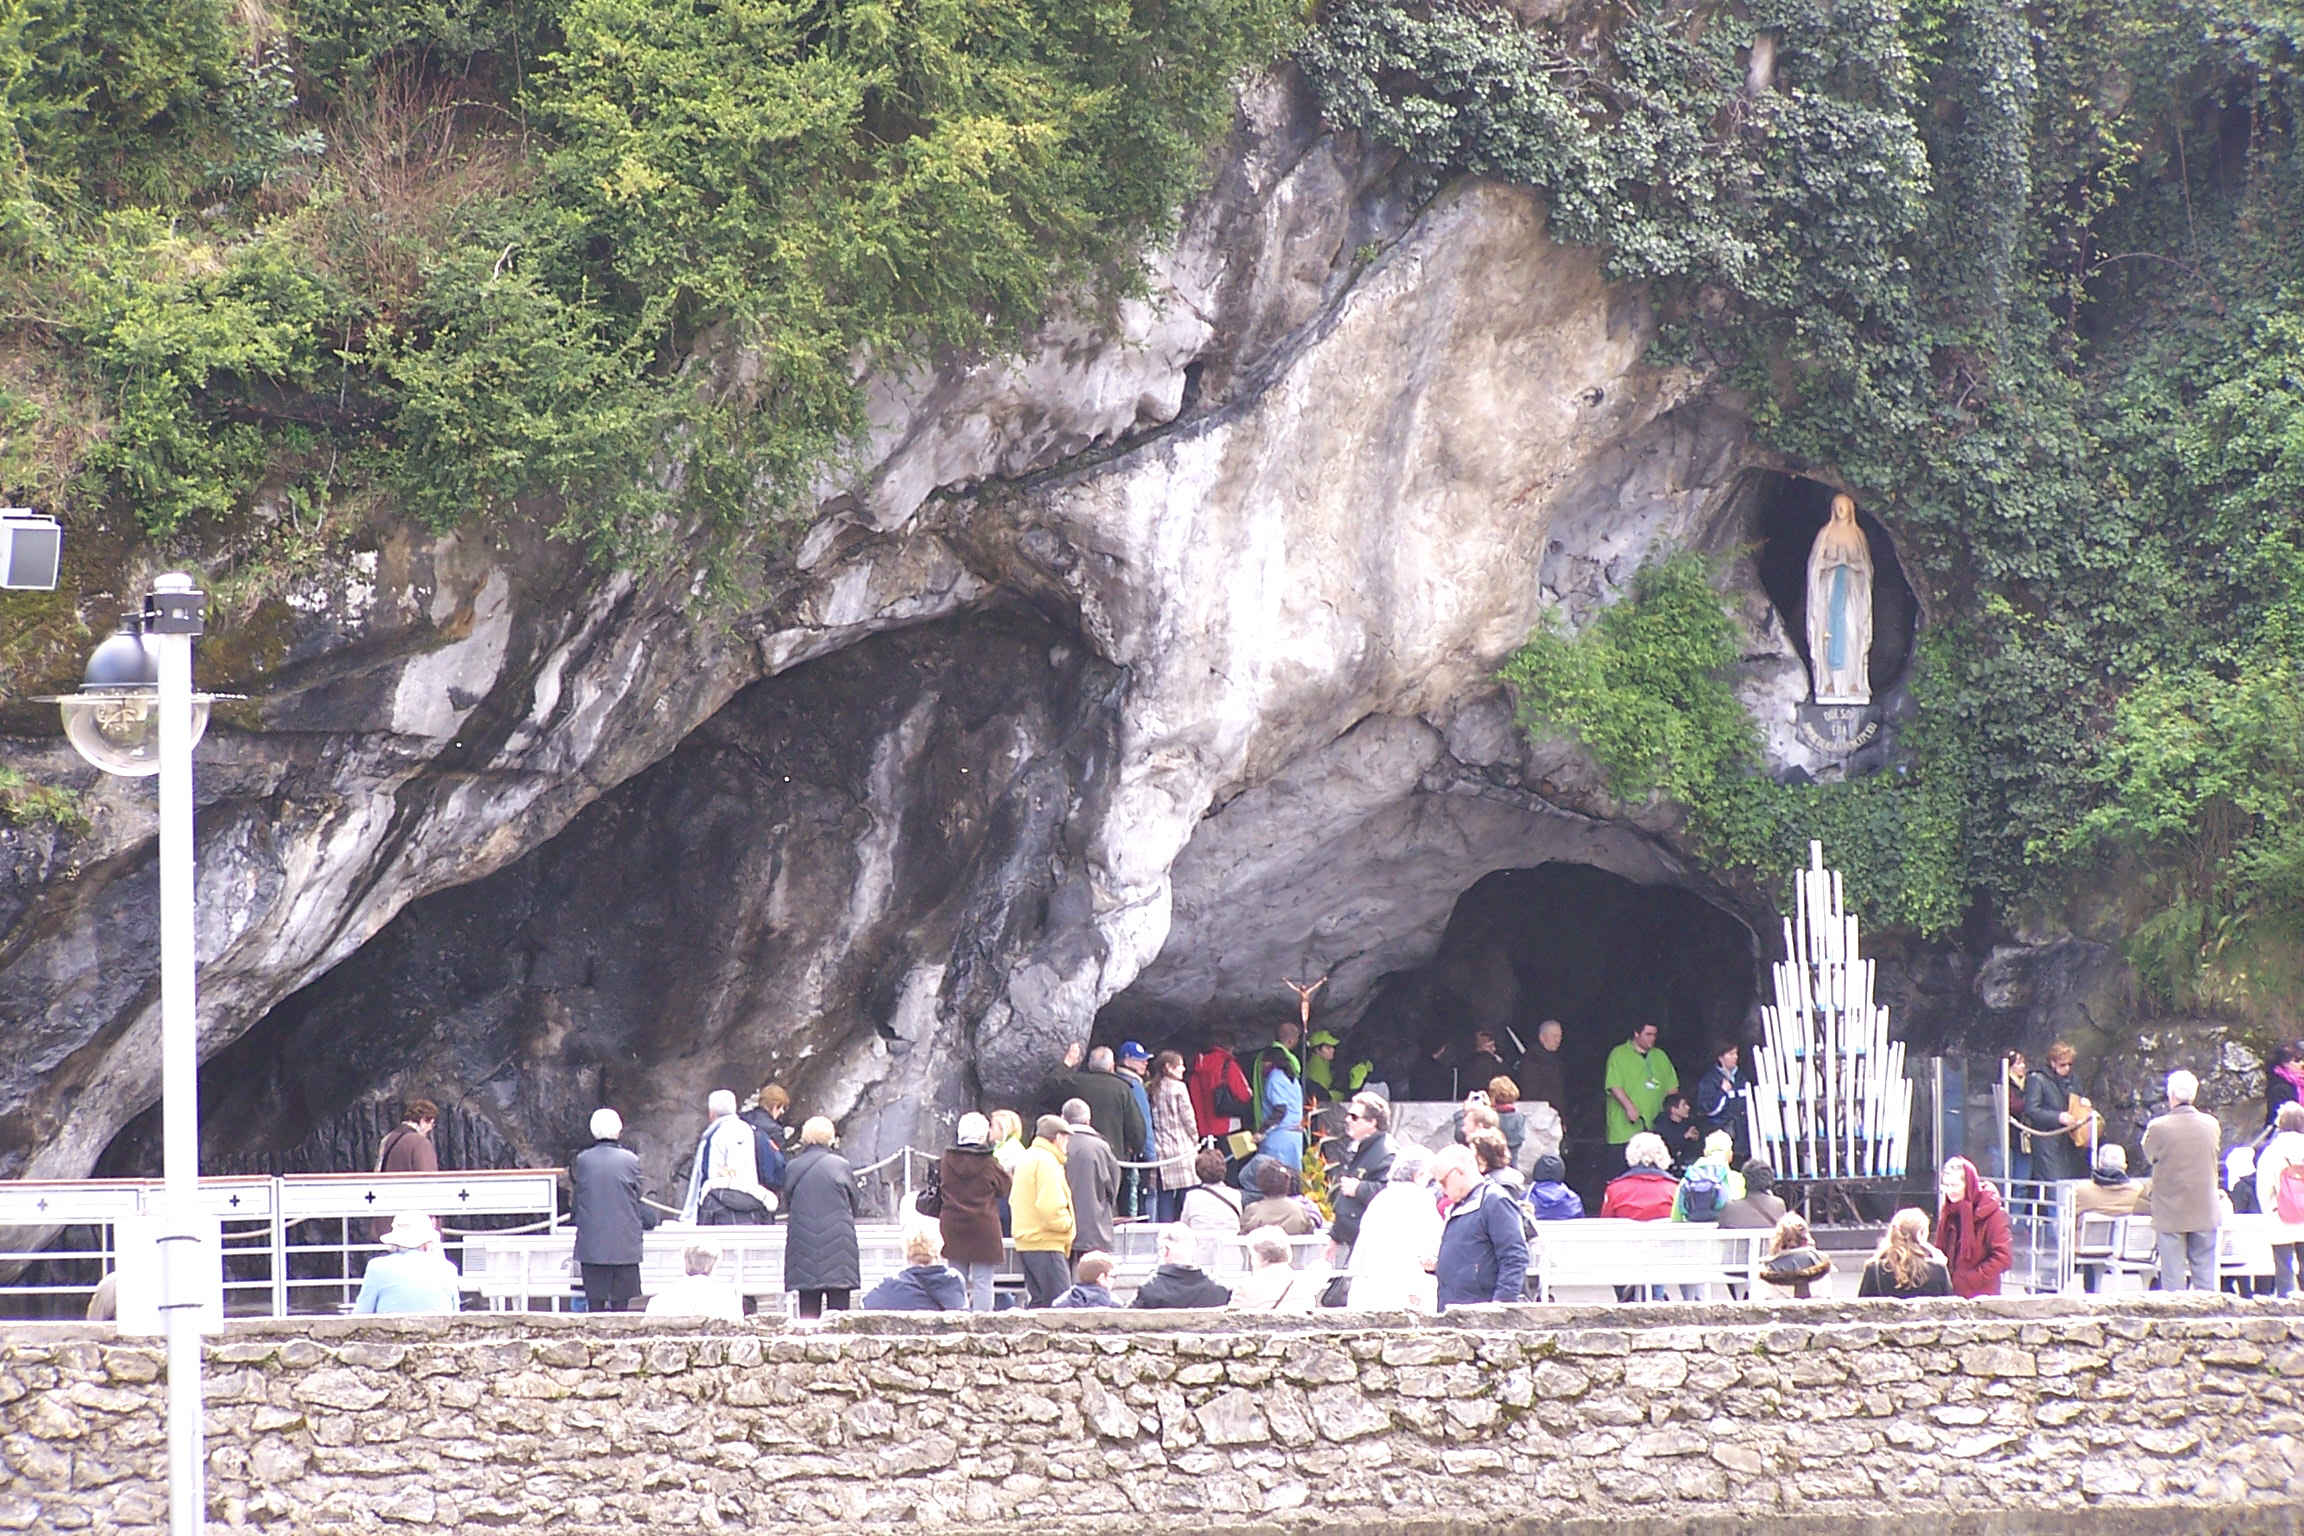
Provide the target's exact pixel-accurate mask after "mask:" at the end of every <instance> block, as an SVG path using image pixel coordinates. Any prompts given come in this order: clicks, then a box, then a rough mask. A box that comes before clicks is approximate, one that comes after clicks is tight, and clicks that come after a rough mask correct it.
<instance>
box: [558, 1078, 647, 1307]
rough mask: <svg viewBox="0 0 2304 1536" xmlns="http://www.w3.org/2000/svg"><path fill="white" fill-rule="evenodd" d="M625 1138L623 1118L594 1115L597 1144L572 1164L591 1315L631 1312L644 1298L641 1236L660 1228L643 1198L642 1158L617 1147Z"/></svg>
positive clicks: (572, 1208)
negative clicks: (634, 1303)
mask: <svg viewBox="0 0 2304 1536" xmlns="http://www.w3.org/2000/svg"><path fill="white" fill-rule="evenodd" d="M623 1134H624V1118H623V1116H621V1115H619V1114H617V1113H616V1111H614V1110H612V1109H596V1110H594V1111H592V1145H590V1146H588V1147H586V1148H585V1149H584V1150H583V1151H581V1152H579V1153H577V1154H576V1157H575V1160H574V1161H573V1162H571V1163H570V1164H569V1165H568V1184H569V1189H570V1195H569V1201H568V1219H569V1220H570V1221H571V1222H573V1223H574V1224H575V1227H576V1265H577V1269H578V1270H579V1272H581V1273H582V1275H583V1277H584V1310H585V1311H587V1312H622V1311H625V1310H627V1309H629V1308H630V1306H631V1305H632V1302H633V1301H634V1300H635V1299H636V1298H637V1297H638V1296H639V1294H640V1248H641V1243H642V1241H643V1240H642V1238H641V1235H640V1234H642V1233H643V1232H646V1231H647V1230H648V1229H649V1228H650V1227H653V1226H654V1225H656V1213H655V1212H654V1211H652V1210H650V1209H649V1208H648V1202H647V1201H646V1200H645V1199H644V1198H643V1197H642V1194H641V1186H640V1158H639V1155H638V1154H637V1153H634V1152H633V1151H631V1150H630V1149H629V1148H627V1147H622V1146H619V1145H617V1142H616V1138H617V1137H619V1136H621V1135H623Z"/></svg>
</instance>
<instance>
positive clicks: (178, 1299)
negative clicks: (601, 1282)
mask: <svg viewBox="0 0 2304 1536" xmlns="http://www.w3.org/2000/svg"><path fill="white" fill-rule="evenodd" d="M205 603H206V598H205V597H204V596H203V594H201V593H200V592H198V591H197V590H195V589H194V588H193V585H192V579H191V578H190V577H188V576H183V575H177V574H173V573H171V574H169V575H166V576H162V577H160V578H159V579H158V580H156V581H154V582H153V583H152V590H151V592H149V593H148V594H146V596H145V598H144V608H143V611H142V612H141V613H133V614H126V615H123V616H122V618H121V621H120V629H119V632H118V633H117V634H114V635H113V636H112V637H111V638H109V639H107V640H106V641H105V642H104V643H103V644H102V645H99V646H98V647H96V651H95V654H93V655H92V656H90V657H89V658H88V670H87V674H86V679H85V681H84V683H83V685H82V687H81V690H80V692H78V693H75V694H68V695H66V696H64V697H63V698H61V699H58V700H57V701H56V702H57V703H58V704H60V705H61V706H62V708H63V712H64V734H65V735H66V736H67V737H69V738H71V742H72V745H73V746H74V748H76V749H77V750H78V751H79V753H80V755H81V756H82V757H85V758H86V759H88V761H89V762H91V763H94V764H95V765H96V766H97V767H99V768H101V769H103V770H104V771H105V772H106V773H116V774H123V775H127V776H129V777H136V778H141V777H146V776H149V775H154V774H157V775H158V776H159V779H160V1121H161V1132H160V1139H161V1180H162V1185H163V1192H162V1200H163V1203H164V1205H165V1207H166V1209H165V1211H164V1212H163V1214H162V1219H161V1233H160V1309H161V1318H162V1328H163V1331H164V1332H165V1334H166V1338H167V1352H168V1530H169V1533H170V1536H196V1533H198V1532H199V1531H201V1530H202V1529H203V1528H204V1525H205V1520H204V1515H205V1512H206V1504H207V1499H206V1494H205V1492H204V1490H203V1487H202V1484H203V1477H202V1461H203V1456H202V1451H201V1432H200V1308H201V1305H202V1302H203V1297H204V1294H205V1293H206V1292H207V1291H208V1290H209V1289H211V1288H212V1282H213V1281H214V1279H215V1275H214V1272H213V1270H212V1269H211V1270H210V1271H209V1273H208V1274H206V1276H205V1277H204V1276H203V1274H202V1266H203V1264H206V1265H208V1266H213V1265H215V1264H216V1263H217V1262H218V1260H217V1256H216V1255H215V1254H214V1253H206V1254H203V1252H202V1251H201V1243H200V1238H199V1231H198V1224H197V1220H196V1218H197V1214H198V1206H199V1194H200V1130H199V1126H200V1079H199V1072H200V1051H199V1023H198V1019H197V1016H196V1014H195V1011H194V990H193V989H194V975H193V971H194V961H193V935H192V748H193V746H194V744H195V743H197V742H198V741H199V740H200V736H201V733H202V732H204V731H205V730H206V729H207V728H208V707H209V705H210V704H211V703H212V702H213V696H212V695H209V694H196V693H194V692H193V691H192V642H193V640H194V639H196V638H197V637H198V636H199V634H200V632H201V623H200V615H201V610H202V608H203V606H204V605H205Z"/></svg>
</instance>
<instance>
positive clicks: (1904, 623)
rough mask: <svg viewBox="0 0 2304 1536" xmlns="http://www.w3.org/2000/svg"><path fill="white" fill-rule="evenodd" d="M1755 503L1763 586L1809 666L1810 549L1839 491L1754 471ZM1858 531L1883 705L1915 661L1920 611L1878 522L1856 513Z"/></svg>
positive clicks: (1748, 492) (1873, 671) (1751, 496)
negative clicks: (1867, 555) (1864, 550)
mask: <svg viewBox="0 0 2304 1536" xmlns="http://www.w3.org/2000/svg"><path fill="white" fill-rule="evenodd" d="M1743 494H1744V495H1745V496H1746V497H1747V498H1748V505H1750V507H1751V509H1752V512H1751V522H1750V524H1749V527H1750V530H1751V537H1752V538H1753V539H1754V541H1755V542H1756V544H1757V546H1758V547H1757V551H1756V554H1755V564H1756V565H1757V566H1758V568H1759V573H1760V585H1761V587H1762V589H1763V590H1765V591H1766V592H1767V594H1768V600H1769V602H1771V603H1773V604H1774V605H1775V607H1776V611H1777V613H1778V614H1780V615H1782V617H1783V620H1784V629H1785V633H1786V635H1787V637H1788V638H1789V639H1790V640H1791V642H1792V646H1793V648H1794V649H1795V650H1797V651H1798V652H1799V653H1800V659H1801V661H1802V662H1803V663H1812V660H1813V658H1811V657H1810V656H1809V654H1808V551H1809V549H1810V548H1811V547H1812V546H1813V545H1814V544H1815V542H1816V535H1817V533H1818V531H1819V530H1821V529H1822V528H1823V526H1824V524H1825V522H1826V521H1827V520H1828V519H1829V518H1830V516H1831V511H1832V498H1833V497H1834V496H1836V495H1838V494H1839V487H1837V486H1832V485H1827V484H1825V483H1824V482H1823V481H1821V480H1811V479H1808V478H1807V477H1805V476H1802V475H1786V474H1779V473H1777V472H1775V471H1773V470H1758V471H1754V473H1753V475H1752V477H1751V479H1750V480H1749V482H1748V483H1747V485H1746V486H1745V487H1744V489H1743ZM1856 526H1857V527H1859V528H1861V529H1862V530H1863V531H1864V539H1865V542H1866V543H1867V544H1868V545H1869V546H1870V547H1871V552H1872V654H1871V658H1870V664H1869V666H1868V667H1867V668H1866V671H1867V673H1868V675H1869V677H1870V680H1871V684H1872V696H1873V697H1874V698H1875V699H1877V698H1879V697H1880V696H1881V695H1882V694H1885V693H1886V692H1888V691H1889V690H1890V689H1891V688H1893V687H1895V686H1896V684H1897V683H1898V682H1900V681H1902V679H1903V677H1904V674H1905V671H1906V669H1907V668H1908V667H1909V666H1910V664H1911V660H1912V644H1913V638H1914V636H1915V634H1916V633H1917V631H1918V625H1919V614H1920V605H1919V602H1918V600H1917V599H1916V598H1915V597H1914V596H1913V593H1912V584H1911V582H1910V581H1908V580H1907V579H1906V578H1905V575H1904V566H1903V562H1902V561H1901V560H1899V559H1898V558H1897V553H1896V541H1895V539H1894V538H1893V537H1892V536H1891V535H1890V534H1889V532H1888V530H1887V528H1885V527H1884V526H1882V524H1881V522H1880V520H1879V519H1878V518H1876V517H1874V516H1872V514H1871V513H1869V512H1867V511H1866V510H1864V507H1863V506H1862V504H1861V503H1859V504H1858V506H1857V508H1856Z"/></svg>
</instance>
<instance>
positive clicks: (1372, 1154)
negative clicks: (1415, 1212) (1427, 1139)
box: [1328, 1093, 1392, 1265]
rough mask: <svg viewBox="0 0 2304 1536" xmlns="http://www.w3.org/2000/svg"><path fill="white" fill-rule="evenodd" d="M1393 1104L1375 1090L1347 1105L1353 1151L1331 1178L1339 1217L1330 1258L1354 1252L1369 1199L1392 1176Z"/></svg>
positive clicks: (1333, 1230) (1356, 1096)
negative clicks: (1361, 1219)
mask: <svg viewBox="0 0 2304 1536" xmlns="http://www.w3.org/2000/svg"><path fill="white" fill-rule="evenodd" d="M1391 1128H1392V1108H1391V1106H1390V1105H1388V1104H1386V1103H1385V1102H1384V1101H1383V1100H1382V1099H1380V1098H1378V1097H1377V1096H1376V1095H1375V1094H1372V1093H1358V1094H1354V1095H1353V1096H1352V1102H1351V1103H1349V1104H1347V1105H1345V1106H1344V1137H1345V1139H1346V1140H1347V1141H1348V1142H1350V1143H1351V1151H1350V1152H1349V1153H1348V1154H1347V1155H1346V1156H1345V1158H1344V1161H1343V1162H1342V1163H1341V1164H1339V1165H1338V1167H1337V1169H1336V1172H1335V1173H1334V1174H1333V1175H1332V1176H1331V1177H1330V1178H1329V1180H1328V1199H1329V1204H1330V1205H1331V1206H1333V1207H1334V1208H1335V1211H1336V1220H1335V1222H1334V1224H1333V1225H1331V1226H1330V1228H1329V1238H1330V1240H1331V1241H1330V1245H1329V1249H1328V1262H1329V1263H1330V1264H1332V1265H1340V1264H1342V1263H1343V1262H1344V1261H1345V1260H1346V1259H1348V1258H1350V1257H1351V1255H1352V1244H1353V1243H1354V1242H1355V1241H1356V1240H1357V1239H1358V1238H1359V1236H1360V1218H1361V1217H1362V1216H1363V1215H1365V1214H1366V1213H1367V1210H1368V1202H1369V1201H1371V1200H1373V1199H1375V1198H1376V1192H1377V1191H1378V1190H1380V1189H1382V1188H1383V1187H1384V1184H1385V1181H1386V1180H1388V1179H1389V1178H1390V1177H1391V1176H1392V1138H1391V1136H1390V1135H1389V1134H1387V1133H1388V1132H1389V1131H1390V1130H1391Z"/></svg>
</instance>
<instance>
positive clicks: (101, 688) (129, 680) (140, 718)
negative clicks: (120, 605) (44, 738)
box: [57, 615, 210, 778]
mask: <svg viewBox="0 0 2304 1536" xmlns="http://www.w3.org/2000/svg"><path fill="white" fill-rule="evenodd" d="M209 702H210V700H209V696H208V695H206V694H194V695H193V696H192V744H193V745H195V746H197V745H198V744H199V741H200V737H201V735H202V733H203V732H205V731H206V730H207V729H208V705H209ZM57 703H58V705H59V706H60V707H61V708H62V710H63V713H64V734H65V736H66V737H68V738H69V739H70V740H71V742H72V745H73V747H74V748H75V749H76V750H77V751H78V752H79V754H80V755H81V756H82V757H84V758H86V759H88V761H89V762H91V763H94V764H95V765H96V766H97V767H99V768H101V769H103V770H104V771H105V772H106V773H114V774H120V775H122V776H124V777H127V778H145V777H148V776H150V775H152V774H155V773H158V772H159V771H160V678H159V669H158V667H157V665H156V664H155V663H154V661H153V658H152V654H151V653H150V652H149V651H147V650H146V649H145V647H144V634H143V625H142V623H141V622H140V620H139V619H138V618H137V616H135V615H128V616H125V617H123V618H122V619H121V621H120V628H119V631H118V632H117V633H115V634H114V635H112V636H111V637H110V638H109V639H107V640H106V641H105V642H104V643H103V644H102V645H100V646H98V647H96V652H95V654H94V655H92V656H90V657H89V658H88V671H87V673H86V675H85V677H84V678H83V680H82V682H81V687H80V691H79V692H78V693H74V694H68V695H66V696H65V697H63V698H61V699H59V700H57Z"/></svg>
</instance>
